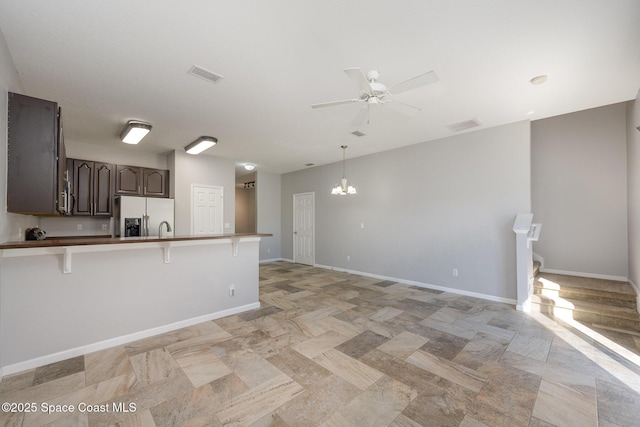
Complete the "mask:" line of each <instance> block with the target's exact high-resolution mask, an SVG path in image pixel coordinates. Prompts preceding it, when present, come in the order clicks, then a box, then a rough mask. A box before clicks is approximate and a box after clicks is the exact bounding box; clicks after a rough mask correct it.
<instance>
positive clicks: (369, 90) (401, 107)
mask: <svg viewBox="0 0 640 427" xmlns="http://www.w3.org/2000/svg"><path fill="white" fill-rule="evenodd" d="M344 72H345V73H347V76H349V77H350V78H351V80H353V81H354V83H355V84H356V85H357V86H358V89H359V90H360V94H359V95H358V98H353V99H343V100H341V101H331V102H321V103H319V104H312V105H311V108H323V107H333V106H335V105H342V104H352V103H356V102H364V103H366V105H364V106H363V107H362V108H361V109H360V111H359V112H358V115H357V116H356V117H355V118H354V119H353V122H351V125H352V126H360V125H361V124H362V123H363V122H364V121H365V119H366V120H367V123H368V121H369V111H370V109H371V108H372V107H375V106H378V105H389V106H392V108H393V109H394V110H396V111H398V112H400V113H403V114H411V113H414V112H417V111H421V109H420V108H418V107H414V106H413V105H409V104H405V103H404V102H400V101H397V100H395V99H389V98H388V97H389V96H391V95H397V94H399V93H402V92H407V91H409V90H412V89H417V88H419V87H421V86H425V85H428V84H431V83H435V82H437V81H438V75H437V74H436V73H435V72H434V71H428V72H426V73H424V74H420V75H418V76H415V77H412V78H410V79H408V80H405V81H403V82H400V83H398V84H396V85H394V86H392V87H391V88H389V89H387V87H386V86H385V85H384V84H382V83H380V82H378V81H377V80H378V77H379V76H380V73H378V72H377V71H375V70H373V71H369V72H368V73H367V75H366V76H365V75H364V73H363V72H362V69H360V68H345V70H344Z"/></svg>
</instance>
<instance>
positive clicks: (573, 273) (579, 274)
mask: <svg viewBox="0 0 640 427" xmlns="http://www.w3.org/2000/svg"><path fill="white" fill-rule="evenodd" d="M540 272H541V273H551V274H563V275H565V276H577V277H588V278H590V279H603V280H615V281H617V282H628V281H629V278H628V277H623V276H609V275H607V274H595V273H582V272H579V271H567V270H555V269H552V268H544V269H543V268H540Z"/></svg>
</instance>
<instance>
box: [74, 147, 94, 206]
mask: <svg viewBox="0 0 640 427" xmlns="http://www.w3.org/2000/svg"><path fill="white" fill-rule="evenodd" d="M72 194H73V197H72V200H74V209H73V214H74V215H91V213H92V207H93V162H88V161H85V160H77V159H74V160H73V192H72Z"/></svg>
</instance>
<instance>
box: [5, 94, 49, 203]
mask: <svg viewBox="0 0 640 427" xmlns="http://www.w3.org/2000/svg"><path fill="white" fill-rule="evenodd" d="M8 107H9V108H8V122H7V141H8V150H7V153H8V156H7V193H6V197H7V211H8V212H14V213H21V214H32V215H52V214H57V213H58V209H57V206H56V202H57V199H58V194H57V184H58V183H57V179H58V176H57V172H58V170H57V161H58V153H57V142H58V141H57V135H58V106H57V104H56V103H55V102H50V101H45V100H43V99H37V98H32V97H29V96H25V95H20V94H16V93H11V92H10V93H9V101H8ZM3 197H4V196H3Z"/></svg>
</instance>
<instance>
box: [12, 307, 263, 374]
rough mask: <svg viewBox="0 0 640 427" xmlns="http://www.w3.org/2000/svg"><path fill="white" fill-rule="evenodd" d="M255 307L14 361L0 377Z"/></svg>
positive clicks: (251, 308)
mask: <svg viewBox="0 0 640 427" xmlns="http://www.w3.org/2000/svg"><path fill="white" fill-rule="evenodd" d="M256 308H260V302H255V303H251V304H246V305H243V306H240V307H234V308H230V309H228V310H222V311H218V312H215V313H210V314H205V315H203V316H198V317H194V318H191V319H186V320H181V321H179V322H175V323H170V324H168V325H164V326H158V327H156V328H151V329H147V330H144V331H140V332H134V333H132V334H128V335H123V336H121V337H116V338H111V339H108V340H104V341H100V342H97V343H93V344H88V345H83V346H80V347H76V348H72V349H69V350H64V351H60V352H58V353H53V354H48V355H46V356H40V357H36V358H33V359H30V360H25V361H24V362H19V363H15V364H13V365H7V366H3V367H0V379H1V378H3V377H4V376H5V375H11V374H15V373H17V372H22V371H26V370H27V369H33V368H37V367H40V366H44V365H48V364H50V363H55V362H60V361H61V360H66V359H70V358H72V357H77V356H82V355H84V354H88V353H93V352H95V351H99V350H104V349H106V348H110V347H115V346H118V345H122V344H127V343H130V342H133V341H137V340H140V339H143V338H149V337H152V336H154V335H159V334H163V333H165V332H171V331H175V330H176V329H181V328H186V327H187V326H191V325H196V324H198V323H203V322H207V321H210V320H215V319H219V318H221V317H225V316H231V315H233V314H238V313H242V312H244V311H248V310H253V309H256Z"/></svg>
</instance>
